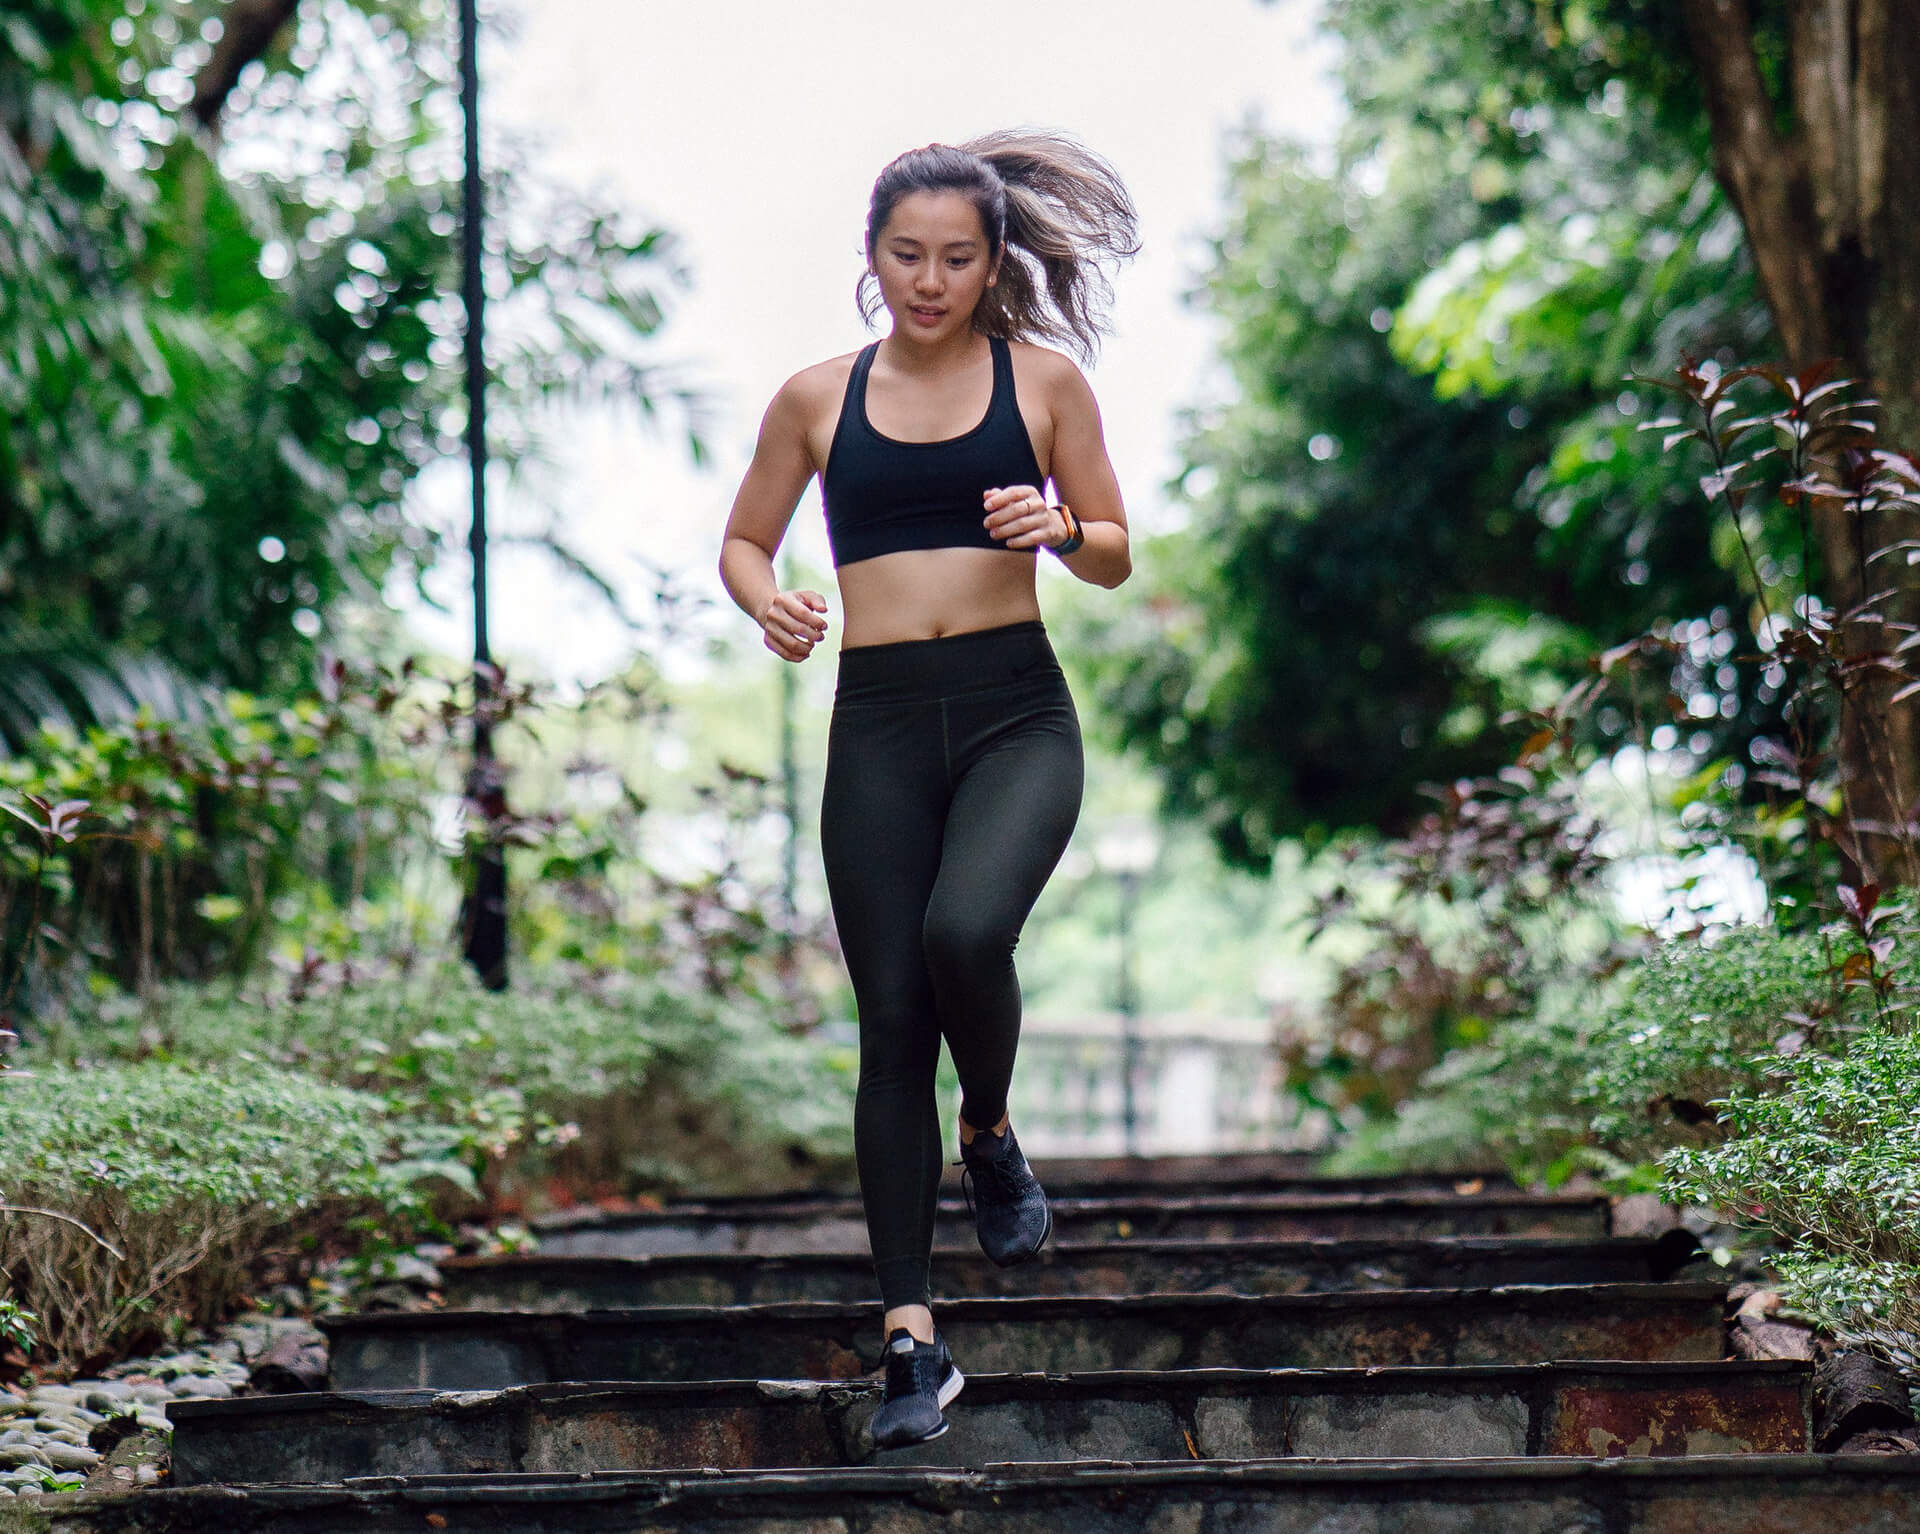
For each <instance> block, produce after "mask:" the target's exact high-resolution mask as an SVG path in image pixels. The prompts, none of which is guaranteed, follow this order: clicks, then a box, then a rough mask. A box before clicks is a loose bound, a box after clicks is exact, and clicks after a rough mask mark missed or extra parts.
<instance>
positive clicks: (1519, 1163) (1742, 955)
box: [1366, 927, 1872, 1180]
mask: <svg viewBox="0 0 1920 1534" xmlns="http://www.w3.org/2000/svg"><path fill="white" fill-rule="evenodd" d="M1863 1012H1865V1013H1866V1014H1868V1015H1870V1014H1871V1012H1872V1002H1871V1000H1870V998H1868V997H1866V996H1864V995H1863V994H1862V993H1860V992H1859V991H1857V990H1853V989H1849V988H1847V987H1846V986H1845V985H1844V984H1843V983H1842V981H1841V977H1840V976H1839V974H1838V972H1837V971H1836V969H1835V966H1834V963H1833V961H1832V959H1831V957H1830V955H1829V952H1828V946H1827V943H1826V941H1825V940H1824V939H1823V938H1821V937H1820V936H1818V935H1809V934H1792V933H1785V932H1782V931H1780V930H1778V929H1776V928H1772V927H1737V928H1734V929H1733V930H1732V931H1729V932H1726V933H1724V934H1722V935H1721V936H1720V937H1719V938H1718V939H1716V940H1715V941H1713V942H1711V943H1705V942H1702V941H1700V940H1699V939H1698V938H1678V939H1673V940H1671V941H1669V942H1667V943H1665V944H1663V945H1661V946H1660V947H1659V948H1657V949H1655V950H1654V951H1653V952H1652V953H1650V954H1648V955H1647V956H1646V958H1645V959H1644V960H1642V961H1641V962H1639V963H1637V964H1635V965H1632V966H1629V967H1628V968H1626V969H1624V970H1621V971H1619V972H1618V973H1616V974H1614V975H1612V976H1608V977H1600V978H1594V979H1592V980H1590V981H1587V982H1579V981H1564V982H1562V983H1560V984H1557V985H1549V986H1547V987H1545V988H1544V989H1543V990H1542V992H1541V993H1540V997H1539V1001H1538V1005H1537V1006H1536V1008H1535V1009H1534V1010H1532V1011H1531V1012H1529V1013H1526V1014H1524V1015H1521V1016H1517V1017H1513V1018H1511V1019H1509V1020H1508V1021H1506V1022H1505V1023H1504V1024H1503V1025H1502V1026H1501V1027H1500V1029H1499V1030H1498V1031H1497V1032H1496V1033H1495V1034H1494V1036H1493V1037H1492V1038H1491V1039H1490V1040H1489V1042H1488V1043H1487V1044H1485V1045H1484V1046H1481V1047H1479V1048H1476V1049H1470V1050H1462V1051H1460V1052H1458V1053H1456V1054H1455V1055H1453V1056H1452V1057H1450V1058H1449V1059H1447V1060H1446V1061H1444V1062H1443V1063H1442V1064H1441V1065H1440V1066H1439V1067H1438V1069H1436V1070H1435V1071H1433V1072H1432V1073H1430V1074H1429V1076H1428V1078H1427V1081H1426V1087H1427V1089H1428V1091H1429V1092H1431V1093H1433V1094H1435V1095H1436V1096H1437V1097H1439V1098H1440V1099H1443V1100H1445V1101H1446V1102H1447V1103H1448V1104H1449V1105H1450V1106H1449V1107H1448V1109H1447V1110H1446V1113H1445V1114H1444V1115H1439V1114H1437V1113H1436V1112H1435V1110H1432V1109H1421V1110H1419V1111H1418V1112H1417V1113H1414V1112H1412V1111H1411V1110H1409V1112H1408V1116H1407V1117H1406V1118H1405V1120H1404V1121H1403V1122H1402V1123H1401V1124H1400V1125H1399V1126H1398V1128H1397V1129H1396V1130H1394V1131H1392V1132H1390V1133H1388V1134H1385V1135H1383V1136H1380V1137H1377V1138H1375V1139H1374V1140H1372V1141H1370V1143H1369V1145H1368V1146H1367V1148H1366V1151H1367V1154H1368V1155H1370V1156H1378V1155H1381V1154H1387V1153H1389V1152H1390V1150H1391V1148H1392V1147H1394V1146H1399V1147H1401V1148H1402V1149H1403V1150H1404V1151H1406V1152H1407V1153H1408V1154H1413V1153H1415V1152H1416V1150H1417V1147H1418V1145H1419V1138H1418V1135H1417V1134H1416V1133H1415V1131H1416V1130H1417V1129H1418V1127H1419V1125H1420V1124H1421V1123H1423V1122H1436V1123H1437V1122H1442V1121H1443V1120H1444V1122H1445V1123H1446V1124H1447V1125H1448V1133H1449V1134H1452V1135H1454V1136H1455V1137H1456V1140H1458V1139H1461V1138H1464V1139H1472V1138H1475V1137H1476V1136H1477V1137H1478V1138H1479V1139H1480V1141H1481V1143H1483V1144H1485V1145H1487V1146H1489V1147H1490V1148H1492V1149H1493V1150H1494V1151H1495V1152H1497V1153H1498V1154H1500V1155H1501V1156H1503V1157H1504V1158H1506V1159H1507V1160H1509V1161H1511V1162H1513V1163H1514V1164H1515V1165H1516V1167H1517V1169H1518V1170H1520V1171H1521V1172H1522V1173H1523V1174H1525V1175H1529V1176H1532V1175H1539V1174H1542V1173H1545V1174H1547V1175H1549V1176H1551V1177H1554V1178H1561V1177H1565V1176H1566V1175H1568V1174H1569V1173H1570V1172H1572V1171H1573V1170H1575V1169H1577V1168H1581V1167H1586V1168H1589V1169H1592V1170H1597V1171H1601V1172H1603V1173H1606V1174H1608V1175H1610V1176H1614V1177H1629V1176H1633V1175H1635V1169H1636V1168H1639V1167H1643V1166H1645V1165H1647V1164H1649V1163H1651V1162H1652V1161H1654V1160H1655V1159H1657V1158H1658V1157H1659V1156H1660V1154H1661V1153H1662V1152H1663V1151H1665V1150H1666V1149H1667V1148H1668V1147H1669V1146H1672V1145H1674V1144H1676V1143H1693V1144H1698V1143H1702V1142H1704V1141H1706V1140H1708V1139H1710V1138H1713V1137H1715V1136H1716V1135H1717V1134H1718V1131H1717V1129H1716V1128H1715V1114H1714V1110H1713V1108H1712V1106H1711V1105H1712V1104H1713V1103H1715V1102H1717V1101H1719V1100H1720V1099H1722V1098H1724V1097H1726V1096H1727V1095H1728V1094H1729V1093H1731V1092H1733V1091H1735V1090H1741V1089H1745V1090H1751V1089H1752V1088H1754V1087H1755V1086H1756V1085H1757V1084H1759V1083H1760V1082H1762V1081H1763V1080H1765V1079H1766V1077H1765V1069H1766V1061H1767V1060H1768V1059H1777V1058H1779V1056H1778V1055H1777V1054H1774V1053H1773V1052H1774V1051H1777V1050H1779V1049H1782V1048H1785V1049H1790V1050H1797V1049H1800V1048H1802V1047H1804V1046H1806V1045H1807V1043H1808V1041H1809V1040H1816V1041H1819V1040H1829V1039H1833V1040H1838V1039H1843V1038H1844V1037H1845V1036H1846V1031H1847V1030H1848V1029H1850V1028H1853V1027H1856V1026H1858V1024H1859V1022H1860V1019H1861V1016H1862V1013H1863ZM1463 1123H1470V1124H1472V1125H1473V1126H1475V1129H1474V1131H1473V1132H1472V1133H1471V1134H1466V1135H1462V1133H1461V1129H1460V1126H1461V1125H1462V1124H1463ZM1643 1180H1644V1179H1643Z"/></svg>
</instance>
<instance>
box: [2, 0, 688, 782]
mask: <svg viewBox="0 0 1920 1534" xmlns="http://www.w3.org/2000/svg"><path fill="white" fill-rule="evenodd" d="M450 33H451V29H450V23H449V20H448V17H447V14H446V12H445V8H444V6H443V5H442V4H440V3H439V0H408V3H405V4H400V5H387V4H354V3H350V0H327V3H324V4H315V5H308V6H305V7H303V8H300V10H299V12H298V14H297V15H296V7H295V5H294V4H293V3H292V0H241V3H228V4H221V3H216V0H159V3H154V4H149V5H141V6H134V5H126V4H122V3H119V0H28V3H25V4H21V5H12V6H9V7H8V8H7V10H6V13H5V14H4V16H0V278H3V279H4V280H0V406H4V409H5V412H6V416H7V419H8V430H7V431H6V432H5V433H4V435H0V614H4V616H0V751H3V750H7V749H15V750H17V749H19V748H20V746H21V745H22V742H23V741H24V739H25V738H26V737H27V736H28V735H30V734H31V733H32V731H33V729H34V728H35V727H36V726H37V725H38V724H40V723H43V722H51V721H57V720H61V719H65V720H69V721H72V722H78V723H84V722H86V721H89V720H95V719H103V718H120V717H124V716H126V715H127V714H128V713H130V712H131V711H132V709H133V708H134V707H135V706H136V705H137V704H139V703H142V702H144V703H148V704H151V705H152V706H153V707H154V708H155V710H156V711H157V712H158V713H159V714H160V715H162V716H163V717H178V716H182V715H184V714H189V713H191V712H192V711H193V707H194V699H195V696H196V689H197V688H199V687H200V686H202V685H204V684H219V685H231V686H240V687H247V688H284V687H286V686H288V685H291V684H293V683H294V682H296V681H297V680H299V679H302V678H305V677H306V676H308V675H309V674H310V673H311V669H312V668H311V658H312V653H313V650H314V647H315V645H316V644H317V643H319V642H321V641H322V639H323V638H324V636H325V635H326V632H327V630H328V627H329V625H334V624H337V623H339V622H340V621H341V620H342V618H343V617H345V616H346V615H347V613H348V612H349V610H351V611H352V612H353V613H356V614H357V615H358V616H359V618H361V619H362V620H366V619H368V618H370V617H377V615H378V614H379V613H380V612H381V610H382V609H381V606H380V602H379V598H380V596H381V594H382V592H383V590H385V589H386V586H387V583H388V582H390V581H399V582H403V583H416V582H417V581H418V578H419V576H420V573H421V571H422V570H423V569H424V568H425V567H426V566H427V565H428V564H429V563H430V562H431V559H432V557H433V554H434V548H433V543H434V536H433V534H432V533H431V532H430V531H429V530H428V529H427V528H425V527H423V526H421V525H420V524H419V523H418V522H417V521H414V520H410V519H408V518H407V517H405V516H403V515H402V512H401V504H402V498H403V496H404V495H405V493H406V491H407V487H408V485H409V484H410V483H411V482H412V480H413V479H414V478H415V477H416V476H417V475H418V474H419V473H420V472H421V471H422V470H423V469H424V468H426V467H427V466H428V465H429V464H431V463H433V462H435V461H436V460H438V459H440V458H443V457H446V456H448V455H450V454H452V453H454V452H456V451H457V449H458V443H459V434H460V431H461V428H462V423H463V420H464V414H465V407H464V404H463V402H462V400H461V397H460V394H459V381H460V371H459V365H460V335H461V330H462V325H463V319H462V312H461V306H460V303H459V299H458V280H457V270H456V262H457V245H456V243H455V242H454V241H452V240H451V239H450V236H451V235H452V233H453V232H454V230H455V228H456V227H457V217H458V211H459V197H460V193H459V170H460V167H459V158H458V155H459V148H458V134H457V131H456V130H457V124H458V102H457V97H456V95H455V93H454V63H453V59H452V57H451V52H450V50H451V46H452V40H451V35H450ZM489 154H490V160H491V164H492V166H493V169H492V174H491V185H490V190H489V197H490V202H491V204H492V206H493V207H495V208H496V209H498V210H499V211H500V213H501V215H502V216H501V217H500V218H498V219H496V220H494V221H493V222H491V223H490V224H489V226H488V235H489V240H490V244H489V250H488V261H489V268H490V269H489V273H488V282H489V284H490V291H491V292H492V293H493V296H494V297H495V298H496V300H498V316H497V320H496V329H495V331H494V338H495V345H494V355H493V357H492V364H493V369H494V378H495V380H496V389H495V394H494V396H493V398H494V408H493V411H492V414H491V419H490V421H489V429H490V433H491V434H492V436H493V437H494V438H495V441H494V443H493V444H492V446H493V450H494V452H495V453H496V454H497V455H498V456H499V457H500V458H501V459H502V461H503V462H504V463H505V465H506V466H507V467H506V471H507V472H508V473H512V472H513V471H514V468H515V466H517V465H519V464H521V463H524V462H525V461H526V460H527V459H528V458H529V457H530V456H532V455H537V453H538V450H539V429H538V414H539V410H540V407H542V406H543V405H545V404H547V403H550V402H552V401H555V400H559V399H593V400H603V401H614V402H625V403H627V404H630V405H632V406H634V407H636V408H637V409H638V410H639V411H640V412H641V413H642V414H647V415H651V414H653V413H655V412H656V411H658V410H659V409H661V408H662V407H664V406H667V405H670V404H675V403H677V404H679V405H681V406H685V407H689V408H688V409H687V410H686V411H685V412H683V419H685V420H686V421H687V423H688V427H689V433H690V443H691V445H692V447H693V449H694V450H695V451H696V453H697V452H698V451H699V436H698V430H697V427H698V422H699V405H700V402H699V401H698V399H697V398H696V397H695V396H694V395H693V394H692V392H691V391H690V390H688V389H687V388H686V387H685V385H684V384H683V383H682V382H680V381H679V379H678V377H677V375H676V373H675V370H674V369H673V368H672V367H671V366H670V365H667V364H665V363H664V362H663V361H662V360H661V358H660V356H659V353H658V347H657V335H658V332H659V330H660V327H661V324H662V322H663V318H664V313H665V304H666V299H667V295H668V294H669V293H670V292H671V290H672V289H673V288H674V286H675V285H676V284H677V283H678V282H680V281H681V280H682V279H683V277H684V272H683V271H682V269H681V266H680V264H679V261H678V258H677V256H676V254H675V248H674V242H673V239H672V236H671V235H670V234H669V233H668V232H667V231H666V230H664V229H662V228H660V227H658V226H652V225H649V224H647V223H645V222H643V221H637V220H635V219H633V218H632V217H630V216H627V215H624V214H621V213H619V212H617V211H616V210H614V209H613V208H612V207H610V206H608V205H606V204H604V203H602V202H599V201H596V200H594V199H592V198H590V197H584V196H582V195H580V194H578V193H573V192H567V191H563V190H561V189H560V188H559V187H558V186H557V185H556V184H550V183H549V182H548V181H546V180H545V179H544V178H543V177H542V176H541V175H540V174H539V173H538V172H537V170H536V169H534V168H533V167H532V166H531V165H530V164H528V163H527V162H526V160H525V159H524V157H522V156H521V155H519V154H518V153H517V152H516V151H515V149H514V146H512V145H511V144H505V143H503V144H500V145H498V146H494V145H490V146H489ZM554 547H555V551H556V553H558V554H559V555H560V556H561V557H562V558H563V559H565V560H566V561H567V562H568V563H569V564H571V565H572V566H573V567H575V568H576V569H579V570H581V571H583V572H584V573H587V574H588V575H590V576H591V575H592V573H593V572H592V568H591V565H590V563H589V562H588V561H586V560H584V559H582V558H581V557H580V556H579V555H578V554H577V553H576V552H575V551H572V550H570V549H567V548H566V547H565V546H564V544H562V543H560V542H559V540H558V539H557V538H556V539H555V540H554ZM600 585H601V589H602V590H603V592H606V593H607V594H608V596H609V599H611V588H610V587H609V586H607V585H606V583H604V582H601V583H600ZM423 595H424V593H423ZM343 597H344V598H349V599H353V600H352V601H350V602H349V603H347V604H343V603H342V602H341V599H342V598H343Z"/></svg>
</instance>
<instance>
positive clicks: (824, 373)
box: [780, 351, 860, 404]
mask: <svg viewBox="0 0 1920 1534" xmlns="http://www.w3.org/2000/svg"><path fill="white" fill-rule="evenodd" d="M859 356H860V353H859V351H850V352H843V353H842V354H841V355H840V356H838V357H829V358H827V360H826V361H824V362H816V363H814V364H813V365H812V366H811V367H804V368H802V369H800V371H799V372H797V373H795V374H794V375H793V376H792V377H791V378H789V379H788V380H787V381H786V382H785V383H783V384H782V385H780V393H781V394H783V395H785V396H787V397H788V398H790V399H793V400H795V401H805V402H808V403H813V404H817V403H819V402H821V401H822V400H823V399H826V398H831V399H832V400H833V401H834V402H835V403H836V404H837V403H838V402H839V399H840V396H841V395H842V394H843V393H845V392H846V387H847V379H848V378H849V377H850V376H851V375H852V373H853V364H854V363H855V362H856V361H857V360H858V359H859Z"/></svg>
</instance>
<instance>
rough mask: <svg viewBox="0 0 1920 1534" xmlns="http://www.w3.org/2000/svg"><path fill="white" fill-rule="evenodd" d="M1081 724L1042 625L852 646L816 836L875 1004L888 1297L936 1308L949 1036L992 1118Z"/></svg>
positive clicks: (858, 978) (873, 1093) (968, 1104)
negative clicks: (1017, 967)
mask: <svg viewBox="0 0 1920 1534" xmlns="http://www.w3.org/2000/svg"><path fill="white" fill-rule="evenodd" d="M1081 776H1082V760H1081V754H1080V722H1079V719H1078V717H1077V716H1076V715H1075V713H1074V708H1073V697H1072V695H1071V694H1070V693H1069V692H1068V691H1067V682H1066V678H1065V677H1064V676H1062V675H1061V672H1060V663H1059V661H1058V660H1057V659H1056V658H1055V657H1054V653H1053V647H1052V646H1051V645H1049V644H1048V643H1047V634H1046V629H1045V628H1044V626H1043V625H1042V624H1040V623H1039V622H1038V621H1037V620H1035V621H1033V622H1028V623H1010V624H1007V625H1005V626H1004V627H1001V628H991V629H977V630H974V631H973V632H970V633H964V634H948V635H944V636H942V637H941V638H939V639H915V640H906V641H903V642H901V643H898V644H881V645H861V646H857V647H855V648H853V649H851V650H842V651H841V652H840V673H839V681H838V685H837V688H836V690H835V693H834V703H833V722H832V725H831V727H830V729H829V732H828V737H827V774H826V785H825V789H824V792H823V795H822V800H821V805H820V847H821V853H822V855H823V857H824V860H825V863H826V871H827V889H828V892H829V894H830V895H831V896H832V900H833V919H834V925H835V927H836V928H837V929H838V931H839V936H840V949H841V952H842V953H843V954H844V955H845V956H846V961H847V972H848V974H849V975H850V976H851V977H852V979H853V994H854V1000H855V1002H856V1004H857V1005H858V1008H859V1014H860V1087H859V1093H858V1096H857V1097H856V1099H855V1104H854V1114H853V1143H854V1158H855V1161H856V1164H857V1165H858V1167H859V1172H860V1193H861V1197H862V1199H863V1200H864V1201H865V1204H866V1211H867V1234H868V1237H869V1239H870V1240H871V1241H872V1244H873V1262H874V1270H875V1272H876V1274H877V1275H878V1277H879V1280H880V1295H881V1299H882V1301H883V1302H884V1303H885V1304H886V1306H887V1308H888V1309H892V1308H894V1307H895V1306H900V1305H924V1304H926V1303H927V1264H928V1258H929V1256H930V1254H931V1252H932V1249H933V1214H934V1206H935V1203H936V1200H937V1198H938V1192H939V1183H940V1164H941V1158H942V1152H941V1133H940V1116H939V1110H938V1107H937V1105H936V1103H935V1099H934V1069H935V1066H936V1065H937V1064H938V1062H939V1058H940V1039H941V1036H942V1035H943V1034H944V1035H945V1036H946V1040H947V1048H948V1050H949V1051H950V1052H951V1053H952V1055H953V1064H954V1069H955V1070H956V1071H957V1072H958V1073H959V1076H960V1087H961V1092H962V1097H961V1103H960V1113H961V1116H962V1117H963V1118H965V1119H966V1121H967V1122H968V1123H969V1124H971V1125H973V1126H974V1127H975V1128H977V1129H992V1128H993V1127H995V1126H996V1125H997V1124H998V1123H999V1122H1000V1115H1001V1114H1002V1113H1004V1112H1005V1111H1006V1106H1007V1084H1008V1081H1009V1080H1010V1078H1011V1077H1012V1074H1013V1054H1014V1046H1015V1044H1016V1042H1017V1041H1018V1039H1019V1036H1020V983H1019V981H1018V979H1017V978H1016V977H1015V975H1014V971H1013V946H1014V943H1015V942H1016V941H1017V940H1018V939H1019V936H1020V927H1021V924H1022V923H1023V922H1025V921H1026V919H1027V913H1028V912H1029V911H1031V910H1032V909H1033V903H1034V901H1036V900H1037V899H1039V897H1040V890H1041V888H1042V886H1044V885H1045V884H1046V882H1047V876H1048V875H1049V874H1051V873H1052V872H1053V867H1054V864H1056V863H1057V862H1059V860H1060V854H1061V853H1062V852H1064V851H1065V850H1066V845H1067V838H1068V837H1069V836H1071V835H1072V833H1073V823H1074V821H1075V819H1077V818H1078V816H1079V813H1080V789H1081Z"/></svg>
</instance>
